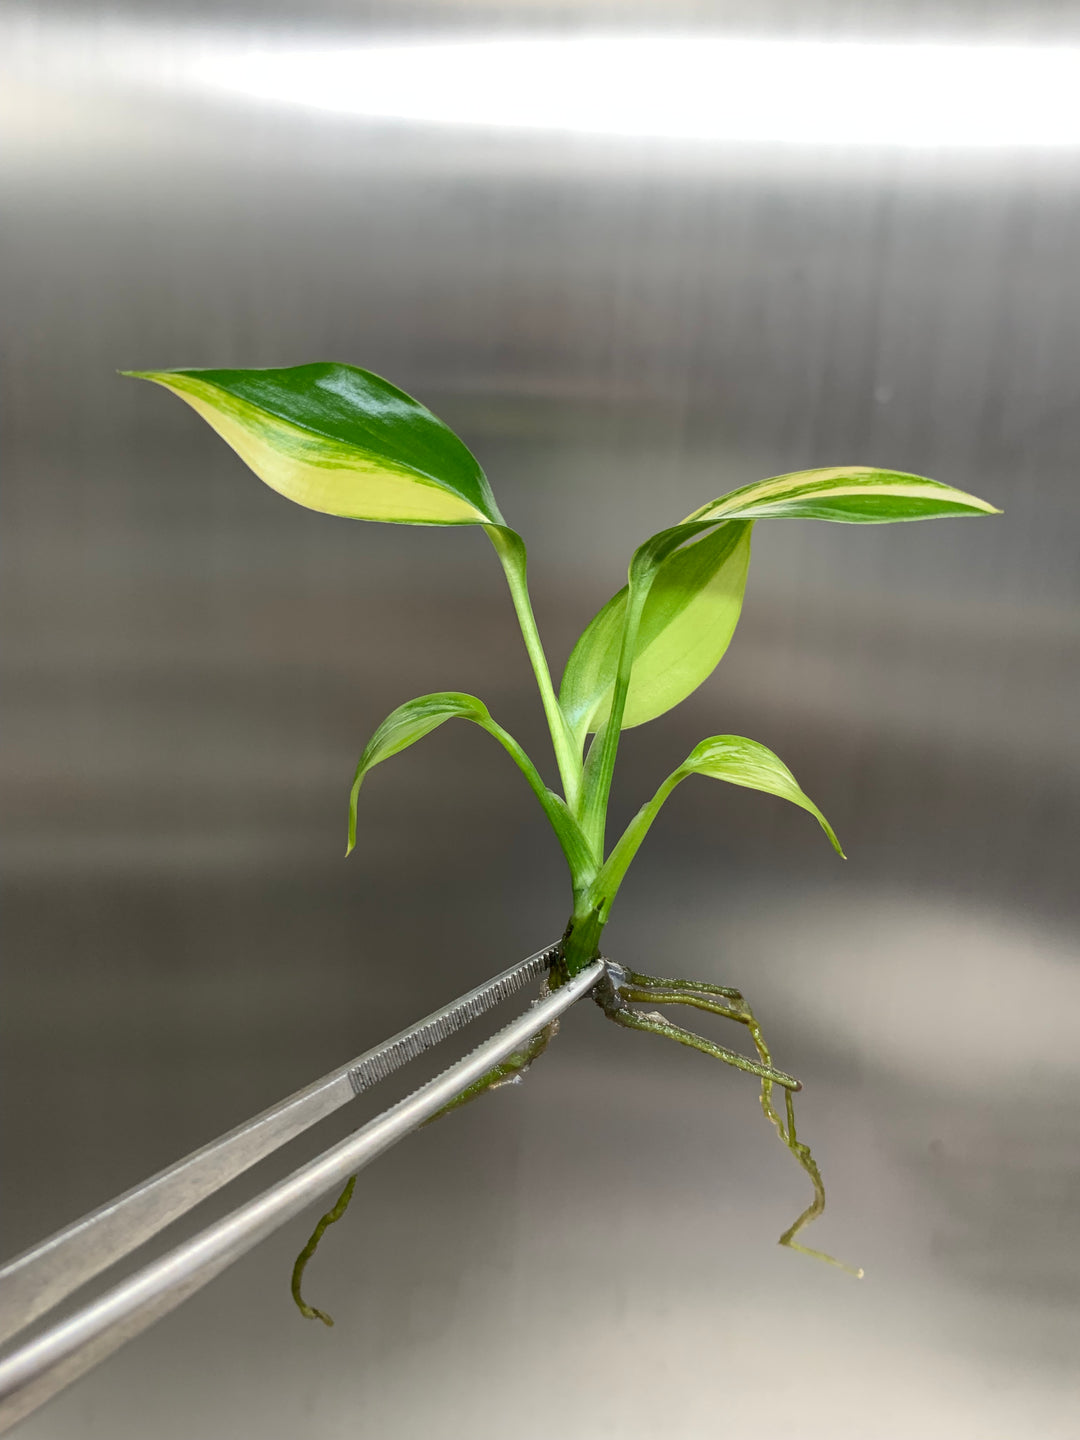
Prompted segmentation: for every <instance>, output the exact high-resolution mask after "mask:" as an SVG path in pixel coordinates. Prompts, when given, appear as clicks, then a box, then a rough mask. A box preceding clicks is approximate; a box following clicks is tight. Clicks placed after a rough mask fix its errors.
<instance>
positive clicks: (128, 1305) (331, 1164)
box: [0, 946, 605, 1431]
mask: <svg viewBox="0 0 1080 1440" xmlns="http://www.w3.org/2000/svg"><path fill="white" fill-rule="evenodd" d="M556 953H557V947H556V946H549V947H548V948H547V949H546V950H540V951H538V952H537V953H536V954H535V955H531V956H530V957H529V958H528V959H527V960H523V961H521V963H520V964H518V965H514V966H513V967H511V969H509V970H504V971H503V972H502V974H501V975H496V976H495V977H494V978H493V979H491V980H489V981H488V982H487V983H486V984H484V985H480V986H479V987H478V988H477V989H475V990H470V991H469V993H468V994H467V995H462V996H461V997H460V998H459V999H457V1000H454V1001H452V1002H451V1003H450V1004H449V1005H445V1006H443V1008H442V1009H441V1010H436V1011H435V1012H434V1013H433V1014H431V1015H428V1016H427V1018H426V1019H424V1020H420V1021H418V1023H417V1024H415V1025H411V1026H410V1027H409V1028H408V1029H407V1030H402V1031H401V1032H400V1033H399V1034H397V1035H394V1036H392V1037H391V1038H390V1039H389V1040H387V1041H385V1042H384V1043H383V1044H382V1045H377V1046H376V1047H375V1048H374V1049H373V1050H367V1051H365V1052H364V1054H363V1055H360V1056H358V1057H357V1058H356V1059H355V1060H352V1061H350V1062H349V1063H348V1064H347V1065H342V1066H340V1067H339V1068H338V1069H337V1070H333V1071H331V1073H330V1074H329V1075H324V1076H323V1077H322V1079H321V1080H316V1081H315V1082H314V1083H313V1084H311V1085H308V1086H307V1087H306V1088H305V1089H303V1090H298V1091H297V1092H296V1093H295V1094H294V1095H290V1096H289V1097H288V1098H287V1099H286V1100H283V1101H281V1103H280V1104H278V1105H274V1106H272V1107H271V1109H269V1110H264V1111H263V1112H262V1113H261V1114H259V1115H256V1116H255V1117H254V1118H253V1119H251V1120H248V1121H246V1122H245V1123H244V1124H243V1125H239V1126H237V1127H236V1129H235V1130H230V1131H229V1133H228V1134H227V1135H222V1136H221V1138H220V1139H218V1140H215V1141H213V1142H212V1143H211V1144H209V1145H204V1146H203V1148H202V1149H201V1150H196V1151H194V1152H193V1153H192V1154H190V1155H188V1156H186V1157H185V1158H184V1159H183V1160H178V1161H177V1162H176V1164H175V1165H170V1166H169V1167H168V1169H166V1170H162V1171H160V1172H159V1173H158V1174H157V1175H154V1176H151V1178H150V1179H149V1180H145V1181H143V1183H142V1184H141V1185H136V1186H135V1187H134V1189H132V1190H128V1191H127V1192H126V1193H125V1194H123V1195H120V1196H118V1197H117V1199H115V1200H112V1201H110V1202H109V1203H108V1204H107V1205H103V1206H101V1207H100V1208H99V1209H97V1210H94V1211H93V1212H92V1213H91V1214H89V1215H85V1216H84V1217H83V1218H82V1219H81V1220H76V1221H75V1222H74V1223H73V1224H71V1225H68V1226H67V1227H66V1228H65V1229H63V1230H60V1231H58V1232H57V1233H56V1234H55V1235H53V1236H51V1237H50V1238H49V1239H48V1240H44V1241H42V1242H41V1244H40V1245H35V1246H34V1248H33V1249H31V1250H27V1251H26V1252H25V1253H24V1254H22V1255H19V1256H17V1257H16V1258H15V1259H14V1260H11V1261H9V1262H8V1263H7V1264H6V1265H4V1266H3V1267H2V1268H0V1345H3V1344H5V1343H6V1342H7V1341H9V1340H12V1339H14V1338H15V1337H16V1336H18V1335H19V1334H20V1333H21V1332H22V1331H24V1330H26V1329H27V1327H29V1326H31V1325H32V1324H33V1322H34V1321H35V1320H37V1319H38V1318H39V1317H40V1316H42V1315H44V1314H45V1313H46V1312H47V1311H49V1310H52V1309H53V1307H54V1306H56V1305H59V1304H60V1303H61V1301H63V1300H65V1299H66V1298H67V1297H68V1296H69V1295H71V1294H72V1293H73V1292H74V1291H76V1290H78V1289H79V1288H80V1287H82V1286H83V1285H85V1284H86V1283H87V1282H88V1281H90V1280H92V1279H94V1278H95V1277H96V1276H98V1275H100V1274H101V1273H102V1272H103V1271H105V1270H107V1269H108V1268H109V1267H110V1266H111V1265H113V1264H115V1263H116V1262H117V1261H118V1260H121V1259H123V1258H124V1257H125V1256H127V1255H130V1254H131V1253H132V1251H134V1250H136V1249H138V1247H139V1246H141V1245H143V1244H144V1243H145V1242H146V1241H148V1240H149V1239H150V1238H151V1237H152V1236H154V1235H156V1234H158V1232H159V1231H161V1230H163V1229H164V1228H165V1227H166V1226H167V1225H170V1224H172V1222H173V1221H174V1220H177V1219H179V1217H180V1216H181V1215H184V1214H186V1213H187V1211H189V1210H190V1209H192V1207H193V1206H195V1205H197V1204H199V1202H200V1201H202V1200H205V1199H207V1198H208V1197H209V1196H211V1195H214V1194H216V1193H217V1192H218V1191H219V1190H221V1189H222V1188H223V1187H224V1186H225V1185H227V1184H228V1183H229V1182H230V1181H231V1180H234V1179H235V1178H236V1177H237V1176H238V1175H241V1174H243V1172H244V1171H245V1170H248V1169H249V1168H250V1167H251V1166H252V1165H255V1164H256V1163H257V1162H258V1161H260V1160H262V1159H264V1158H265V1157H266V1156H268V1155H271V1154H272V1153H273V1152H274V1151H275V1150H277V1149H279V1148H280V1147H281V1146H282V1145H284V1144H286V1143H287V1142H288V1141H289V1140H292V1139H294V1138H295V1137H296V1136H297V1135H300V1134H301V1133H302V1132H303V1131H305V1130H307V1129H308V1128H309V1127H310V1126H311V1125H314V1124H315V1123H316V1122H317V1121H319V1120H322V1119H324V1118H325V1117H326V1116H327V1115H330V1114H332V1113H333V1112H334V1111H335V1110H337V1109H339V1108H340V1107H341V1106H342V1105H346V1104H348V1102H349V1101H350V1100H353V1099H355V1098H356V1097H357V1096H358V1095H362V1094H364V1093H365V1092H366V1091H368V1090H370V1089H371V1088H372V1086H374V1085H377V1084H378V1083H379V1082H380V1081H381V1080H385V1079H386V1078H387V1076H389V1075H392V1074H393V1073H394V1071H396V1070H399V1069H401V1068H402V1066H404V1065H407V1064H408V1063H409V1062H410V1061H412V1060H415V1059H416V1058H417V1057H418V1056H419V1055H422V1054H423V1053H424V1052H425V1051H427V1050H430V1049H432V1048H433V1047H434V1046H435V1045H438V1044H440V1043H441V1042H442V1041H443V1040H446V1039H448V1038H449V1037H450V1036H451V1035H454V1034H456V1033H457V1032H459V1031H461V1030H464V1029H465V1028H466V1026H468V1025H470V1024H472V1023H473V1021H475V1020H478V1019H479V1018H480V1017H481V1016H482V1015H484V1014H486V1013H487V1012H488V1011H489V1010H491V1009H492V1008H493V1007H494V1006H495V1005H497V1004H499V1003H500V1001H503V1000H506V999H508V998H509V997H510V996H511V995H514V994H516V993H517V992H518V991H519V990H521V989H522V988H523V987H524V986H525V985H527V984H528V983H529V982H530V981H532V980H537V979H540V978H541V977H543V976H546V974H547V972H548V969H549V967H550V964H551V962H552V960H553V958H554V957H555V955H556ZM604 970H605V962H604V961H603V960H595V961H593V963H592V964H591V965H589V966H587V967H586V968H585V969H584V970H582V971H581V972H580V973H579V974H578V975H576V976H574V978H573V979H571V980H569V981H568V982H567V983H566V984H564V985H562V986H560V987H559V988H558V989H557V990H554V991H553V992H551V993H550V994H544V995H542V996H541V998H540V999H538V1000H535V1001H533V1003H532V1005H531V1006H530V1007H529V1009H528V1010H526V1011H525V1013H524V1014H523V1015H521V1016H519V1018H518V1019H517V1020H515V1021H513V1022H512V1023H511V1024H509V1025H507V1026H506V1027H505V1028H504V1029H502V1030H500V1031H499V1032H498V1034H496V1035H494V1036H493V1037H492V1038H491V1039H490V1040H487V1041H485V1042H484V1043H483V1044H481V1045H480V1046H478V1047H477V1048H476V1049H475V1050H473V1051H472V1052H471V1053H470V1054H468V1055H466V1056H465V1058H464V1059H462V1060H459V1061H458V1062H457V1063H456V1064H454V1065H451V1066H450V1068H449V1069H448V1070H444V1071H443V1073H442V1074H441V1075H439V1076H437V1077H436V1078H435V1079H434V1080H431V1081H429V1082H428V1084H426V1085H423V1086H422V1087H421V1088H420V1089H419V1090H416V1091H414V1092H413V1094H411V1095H410V1096H408V1097H407V1098H406V1099H404V1100H402V1101H400V1102H399V1103H398V1104H396V1105H392V1106H391V1107H390V1108H389V1109H387V1110H384V1111H383V1112H382V1114H380V1115H377V1116H376V1117H375V1119H373V1120H370V1121H368V1123H367V1124H366V1125H363V1126H361V1128H360V1129H359V1130H357V1131H355V1132H354V1133H353V1134H352V1135H350V1136H349V1137H348V1138H347V1139H345V1140H342V1141H341V1142H340V1143H339V1144H337V1145H334V1146H332V1147H331V1148H330V1149H329V1150H327V1151H325V1153H324V1154H322V1155H320V1156H319V1157H318V1158H317V1159H315V1160H312V1161H310V1162H309V1163H308V1164H306V1165H302V1166H301V1167H300V1168H299V1169H298V1170H295V1171H294V1172H293V1173H292V1174H291V1175H289V1176H287V1177H286V1178H285V1179H284V1180H281V1181H279V1182H278V1183H277V1184H275V1185H272V1186H271V1187H270V1188H269V1189H268V1190H265V1191H264V1192H263V1193H262V1194H261V1195H259V1196H257V1197H256V1198H255V1199H254V1200H249V1201H248V1202H247V1203H246V1204H244V1205H241V1206H240V1207H239V1209H237V1210H234V1211H232V1213H231V1214H229V1215H226V1216H225V1218H224V1219H222V1220H218V1221H216V1222H214V1223H213V1224H212V1225H209V1226H207V1228H206V1229H204V1230H202V1231H200V1233H199V1234H197V1235H195V1236H194V1237H193V1238H192V1239H190V1240H186V1241H184V1243H183V1244H181V1245H178V1246H177V1247H176V1248H175V1249H174V1250H171V1251H169V1253H168V1254H166V1255H164V1256H162V1257H161V1258H160V1259H158V1260H153V1261H151V1262H150V1263H149V1264H147V1265H145V1266H144V1267H143V1268H142V1269H141V1270H138V1271H136V1273H135V1274H134V1275H131V1276H130V1277H129V1278H128V1279H126V1280H123V1281H121V1282H120V1283H119V1284H118V1285H115V1286H114V1287H113V1288H112V1289H111V1290H108V1291H106V1292H105V1293H104V1294H103V1295H101V1296H99V1297H98V1298H97V1299H95V1300H92V1301H91V1302H90V1303H88V1304H86V1305H84V1306H83V1307H82V1308H81V1309H79V1310H77V1311H75V1313H74V1314H72V1315H69V1316H67V1317H66V1318H64V1319H61V1320H59V1321H57V1322H56V1323H55V1324H53V1325H51V1326H50V1327H49V1328H48V1329H46V1330H45V1331H44V1332H43V1333H41V1334H38V1335H36V1336H34V1337H33V1338H32V1339H29V1340H26V1341H25V1342H24V1343H22V1344H21V1345H20V1346H19V1347H18V1348H17V1349H15V1350H14V1351H12V1352H11V1353H9V1354H8V1355H7V1356H5V1357H4V1358H3V1359H0V1431H4V1430H7V1429H10V1427H11V1426H12V1425H15V1424H17V1423H18V1422H19V1421H20V1420H22V1419H23V1418H24V1417H25V1416H26V1415H28V1414H30V1413H31V1411H33V1410H36V1409H37V1408H38V1406H40V1405H42V1404H44V1402H45V1401H46V1400H48V1399H50V1398H51V1397H52V1396H53V1395H55V1394H56V1393H57V1392H58V1391H59V1390H62V1389H63V1388H64V1387H65V1386H66V1385H70V1384H71V1383H72V1381H74V1380H76V1379H78V1377H79V1376H80V1375H83V1374H85V1373H86V1371H87V1370H89V1369H91V1368H92V1367H93V1366H94V1365H96V1364H98V1362H99V1361H101V1360H103V1359H105V1357H106V1356H108V1355H111V1354H112V1352H113V1351H114V1350H117V1349H119V1347H120V1346H121V1345H123V1344H124V1343H125V1342H126V1341H128V1340H130V1339H132V1338H133V1337H134V1336H136V1335H138V1334H139V1333H140V1332H141V1331H143V1330H145V1329H147V1327H148V1326H150V1325H152V1324H153V1322H154V1321H155V1320H157V1319H159V1318H160V1317H161V1316H162V1315H166V1314H168V1312H169V1311H170V1310H173V1309H175V1308H176V1306H178V1305H179V1304H180V1303H181V1302H182V1301H184V1300H186V1299H187V1297H188V1296H189V1295H193V1294H194V1293H195V1292H196V1291H197V1290H199V1289H201V1288H202V1286H204V1285H206V1284H207V1283H208V1282H209V1281H210V1280H212V1279H213V1278H214V1277H215V1276H216V1275H219V1274H220V1273H221V1272H222V1271H223V1270H225V1269H227V1268H228V1266H230V1265H231V1264H232V1263H233V1262H234V1261H235V1260H238V1259H239V1258H240V1257H241V1256H242V1255H244V1254H246V1253H247V1251H249V1250H251V1249H252V1248H253V1247H254V1246H255V1245H257V1244H258V1243H259V1241H260V1240H264V1239H265V1238H266V1237H267V1236H268V1235H270V1234H271V1233H272V1232H273V1231H274V1230H276V1229H277V1228H278V1227H279V1226H281V1225H283V1224H285V1222H286V1221H287V1220H290V1219H292V1217H293V1216H294V1215H297V1214H298V1213H299V1212H300V1211H301V1210H303V1209H304V1208H305V1206H307V1205H310V1204H311V1203H312V1202H313V1201H316V1200H318V1199H320V1198H321V1197H322V1196H324V1195H325V1194H327V1193H328V1192H329V1191H332V1190H334V1189H335V1188H337V1187H338V1186H340V1185H341V1184H342V1183H343V1182H344V1181H345V1180H346V1179H347V1177H348V1176H350V1175H353V1174H355V1173H356V1171H357V1170H360V1169H362V1168H363V1167H364V1166H365V1165H368V1164H370V1162H371V1161H372V1160H374V1159H376V1158H377V1157H378V1156H379V1155H381V1154H382V1153H383V1152H384V1151H385V1150H388V1149H389V1148H390V1146H391V1145H394V1144H396V1143H397V1141H399V1140H402V1139H404V1137H405V1136H406V1135H408V1134H410V1132H411V1131H413V1130H415V1129H417V1127H418V1126H420V1125H422V1124H423V1123H424V1121H425V1120H429V1119H430V1118H431V1117H432V1116H433V1115H434V1114H435V1113H436V1112H437V1111H439V1110H441V1109H442V1108H443V1106H444V1105H446V1104H447V1103H448V1102H449V1101H451V1100H453V1099H455V1098H456V1097H457V1096H458V1095H460V1094H461V1092H462V1091H463V1090H465V1089H467V1087H468V1086H470V1085H471V1084H473V1083H474V1082H475V1081H476V1080H479V1079H480V1078H481V1077H482V1076H483V1075H485V1074H486V1073H487V1072H488V1071H489V1070H491V1069H492V1068H493V1067H494V1066H496V1065H498V1064H499V1063H500V1062H501V1061H503V1060H505V1059H506V1058H507V1056H509V1055H510V1054H511V1053H512V1052H513V1051H515V1050H518V1049H520V1048H521V1047H522V1046H523V1045H524V1044H525V1043H526V1042H527V1041H528V1040H529V1038H530V1037H531V1036H533V1035H534V1034H535V1033H536V1032H537V1031H538V1030H540V1029H542V1028H543V1027H544V1026H545V1025H548V1024H550V1023H551V1021H553V1020H554V1019H556V1018H557V1017H558V1016H559V1015H562V1014H563V1013H564V1012H565V1011H566V1010H569V1008H570V1007H571V1005H573V1004H574V1003H575V1002H576V1001H577V1000H580V999H581V997H582V996H583V995H586V994H587V993H588V992H589V991H590V990H591V989H592V988H593V986H595V985H596V983H597V981H598V980H599V979H600V978H601V977H602V976H603V974H604Z"/></svg>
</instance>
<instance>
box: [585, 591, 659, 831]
mask: <svg viewBox="0 0 1080 1440" xmlns="http://www.w3.org/2000/svg"><path fill="white" fill-rule="evenodd" d="M651 585H652V574H651V573H650V574H648V575H647V576H645V577H643V578H642V579H640V580H638V581H636V582H635V578H634V574H633V567H631V574H630V588H629V591H628V592H627V596H626V614H625V616H624V617H623V631H622V643H621V645H620V647H619V668H618V671H617V672H616V676H615V688H614V690H613V691H612V695H611V711H610V713H609V715H608V718H607V720H606V722H605V723H604V726H603V728H602V729H601V731H600V734H599V735H598V736H597V738H596V741H595V742H594V743H596V744H598V745H599V746H600V754H599V758H598V760H597V761H596V763H595V768H594V767H593V765H592V764H591V763H590V766H589V769H590V772H591V775H592V783H591V784H590V787H589V791H588V794H587V795H586V796H585V808H584V815H583V818H582V829H583V830H584V831H585V835H586V838H587V839H588V841H589V844H590V845H591V846H592V847H593V849H594V850H595V851H596V853H597V854H598V855H603V853H604V832H605V830H606V828H607V806H608V797H609V796H610V794H611V781H612V777H613V776H614V774H615V757H616V756H617V755H618V753H619V736H620V733H621V731H622V720H623V715H624V714H625V712H626V696H627V692H628V691H629V689H630V672H631V670H633V668H634V650H635V647H636V645H637V636H638V629H639V627H640V625H641V615H642V611H643V610H644V609H645V601H646V600H647V599H648V595H649V589H650V587H651ZM591 759H592V753H591V751H590V761H591Z"/></svg>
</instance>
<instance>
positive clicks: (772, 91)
mask: <svg viewBox="0 0 1080 1440" xmlns="http://www.w3.org/2000/svg"><path fill="white" fill-rule="evenodd" d="M193 74H194V76H195V77H197V78H198V80H199V81H200V82H202V83H203V84H205V85H209V86H211V87H214V88H218V89H221V90H226V91H231V92H233V93H239V94H243V95H246V96H249V97H252V98H256V99H261V100H267V101H273V102H281V103H290V104H296V105H303V106H308V107H311V108H315V109H319V110H326V111H334V112H338V113H343V114H349V115H356V116H364V117H368V118H380V119H392V120H404V121H413V122H422V123H427V124H437V125H470V126H482V127H494V128H498V129H512V130H533V131H547V132H564V133H565V132H568V133H572V134H581V135H599V136H603V135H607V136H617V137H624V138H638V139H643V138H657V139H668V140H683V141H705V142H710V141H711V142H727V143H753V144H783V145H842V146H904V147H917V148H927V147H977V148H993V147H1016V146H1019V147H1031V146H1036V147H1053V148H1060V147H1065V146H1074V145H1077V144H1080V98H1078V97H1080V48H1077V47H1064V46H1060V47H1050V46H1030V45H1029V46H1020V45H973V44H961V43H955V44H942V43H934V44H922V43H909V42H903V43H881V42H876V43H864V42H850V41H832V40H774V39H736V38H726V39H725V38H722V37H715V36H714V37H703V36H696V37H693V38H673V37H670V36H665V37H653V38H648V37H644V36H638V37H614V36H612V37H599V36H592V37H573V38H559V39H542V38H535V39H525V38H519V39H513V40H483V41H471V42H444V43H435V44H430V43H429V44H412V45H393V46H364V45H360V46H357V45H346V46H335V47H333V48H329V47H316V48H309V47H299V48H298V47H291V48H288V49H285V48H276V49H275V48H266V49H261V50H254V51H248V52H247V53H241V54H226V53H224V52H222V51H218V52H217V53H214V54H213V55H212V56H210V57H206V58H203V59H202V60H200V61H198V62H197V63H195V65H194V67H193Z"/></svg>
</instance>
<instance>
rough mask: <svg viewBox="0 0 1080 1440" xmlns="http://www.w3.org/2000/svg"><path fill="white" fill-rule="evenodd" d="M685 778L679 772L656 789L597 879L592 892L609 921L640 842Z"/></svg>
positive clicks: (626, 830) (616, 846) (631, 822)
mask: <svg viewBox="0 0 1080 1440" xmlns="http://www.w3.org/2000/svg"><path fill="white" fill-rule="evenodd" d="M685 779H686V775H685V774H684V772H683V771H682V770H681V769H679V770H676V771H675V772H674V773H673V774H671V775H669V776H668V778H667V779H666V780H665V781H664V783H663V784H662V785H661V786H660V789H659V790H657V792H656V794H655V795H654V796H653V797H652V799H651V800H647V801H646V802H645V804H644V805H642V807H641V809H640V810H639V811H638V812H637V814H636V815H635V816H634V818H633V819H632V820H631V821H630V824H629V825H627V827H626V829H625V830H624V831H623V833H622V834H621V835H620V836H619V839H618V841H617V842H616V844H615V846H614V848H613V849H612V851H611V854H610V855H609V856H608V858H607V860H606V861H605V862H604V866H603V868H602V869H601V871H600V874H599V875H598V876H597V877H596V880H595V882H594V884H593V890H594V891H595V893H596V896H597V898H598V899H599V900H600V903H601V904H602V906H603V914H604V919H605V920H606V919H607V916H608V912H609V911H610V909H611V903H612V901H613V900H614V899H615V896H616V895H617V894H618V891H619V886H620V885H621V884H622V882H623V880H624V878H625V876H626V872H627V870H629V868H630V864H631V861H632V860H633V858H634V856H635V855H636V854H637V852H638V850H639V849H640V848H641V842H642V841H643V840H644V839H645V836H646V835H647V834H648V833H649V830H650V828H651V826H652V823H653V821H654V820H655V819H656V817H657V815H659V813H660V810H661V808H662V806H663V804H664V801H665V800H666V799H667V798H668V796H669V795H670V794H671V792H672V791H673V790H674V789H675V786H676V785H678V784H680V783H681V782H682V781H683V780H685Z"/></svg>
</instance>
